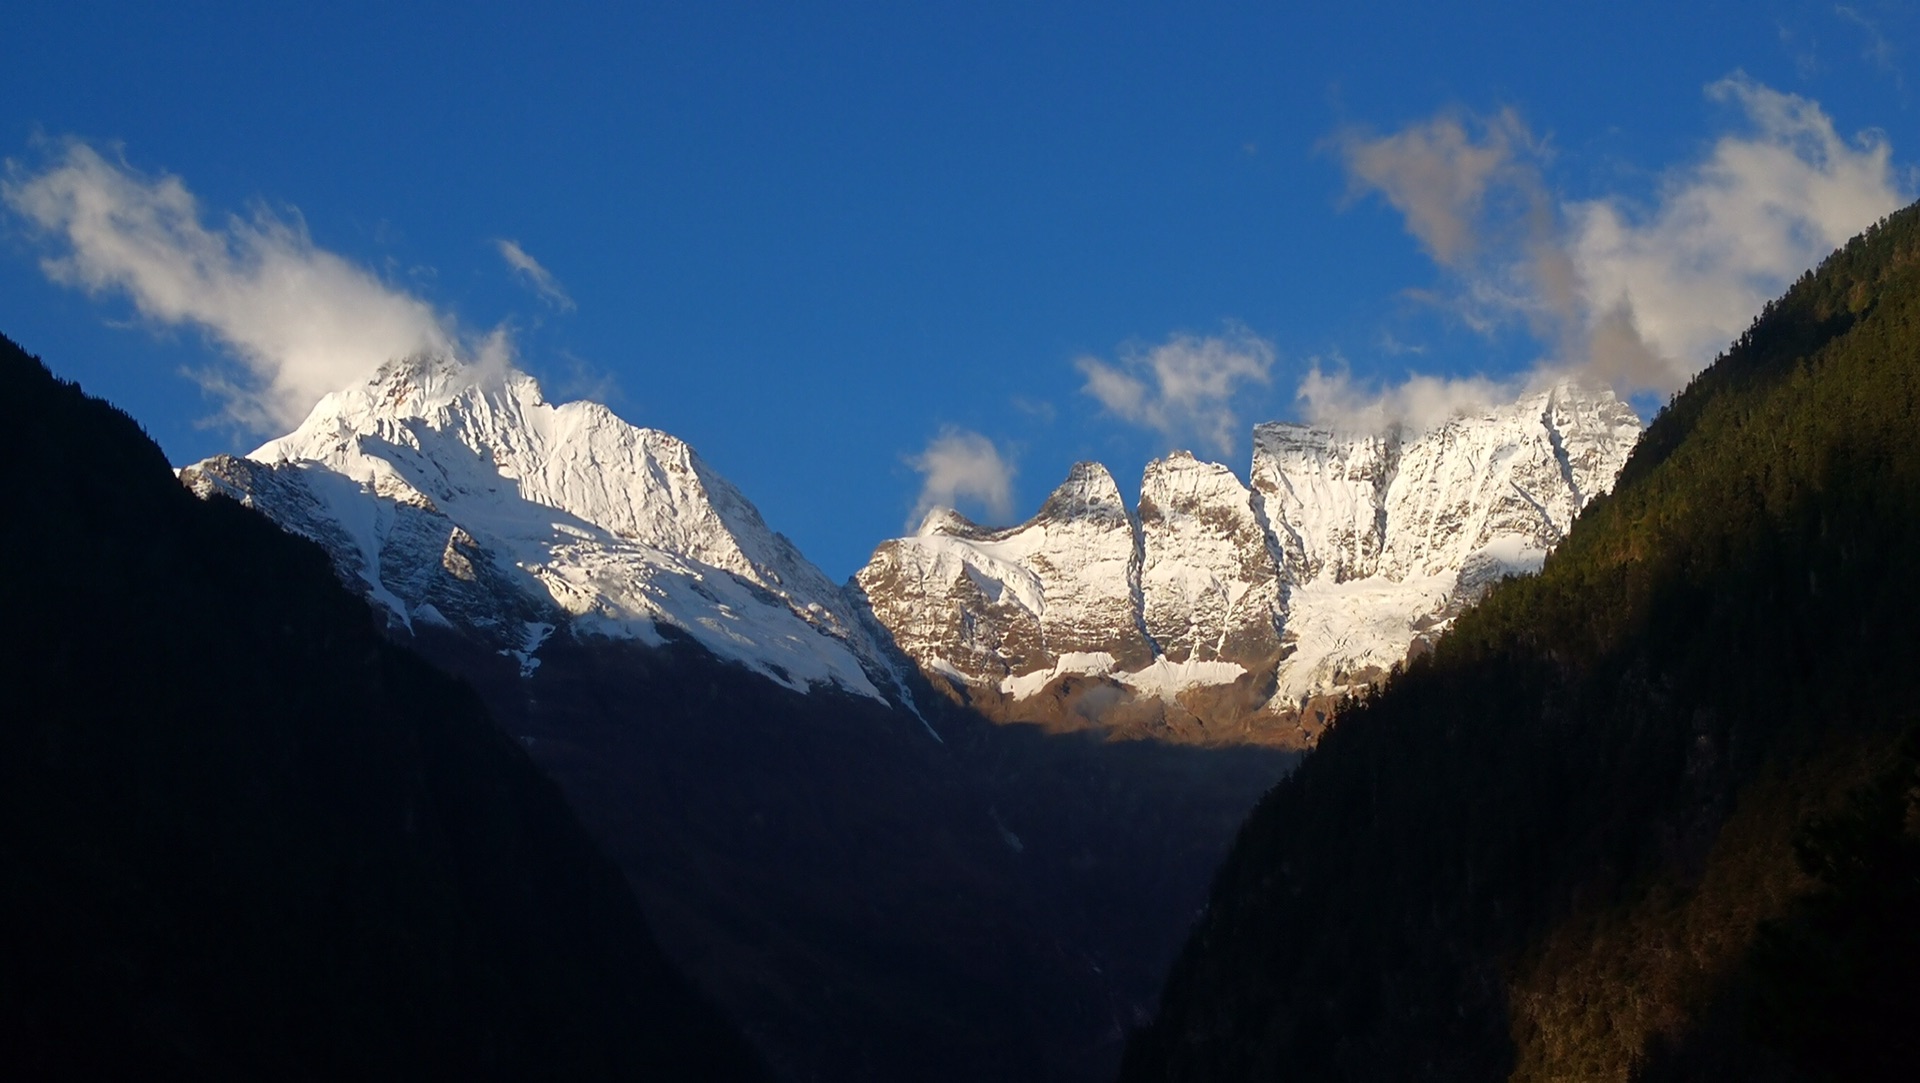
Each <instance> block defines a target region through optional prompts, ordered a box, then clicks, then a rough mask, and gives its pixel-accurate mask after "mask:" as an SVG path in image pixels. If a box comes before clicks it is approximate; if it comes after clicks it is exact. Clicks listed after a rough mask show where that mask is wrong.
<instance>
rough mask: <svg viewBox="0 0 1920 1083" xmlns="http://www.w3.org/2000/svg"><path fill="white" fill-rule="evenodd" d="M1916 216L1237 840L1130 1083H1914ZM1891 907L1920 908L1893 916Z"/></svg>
mask: <svg viewBox="0 0 1920 1083" xmlns="http://www.w3.org/2000/svg"><path fill="white" fill-rule="evenodd" d="M1916 552H1920V209H1916V208H1908V209H1907V210H1905V211H1902V212H1900V213H1899V214H1896V215H1894V216H1892V217H1891V218H1889V219H1888V220H1887V221H1886V222H1884V223H1882V224H1881V225H1880V226H1878V227H1876V228H1875V229H1873V230H1870V231H1869V232H1868V233H1866V234H1865V235H1863V236H1862V237H1860V238H1857V239H1856V240H1854V241H1853V242H1851V243H1849V244H1848V245H1847V246H1846V247H1845V248H1844V249H1842V250H1841V251H1839V252H1837V253H1835V254H1834V255H1833V256H1832V257H1830V258H1829V259H1828V260H1827V261H1826V262H1825V263H1824V264H1823V265H1822V266H1821V268H1820V269H1819V270H1818V271H1817V272H1814V273H1810V274H1809V275H1807V276H1806V277H1804V278H1803V279H1802V280H1801V281H1800V282H1799V283H1797V284H1796V285H1795V286H1794V287H1793V289H1792V290H1791V291H1789V292H1788V293H1787V294H1786V296H1785V297H1783V298H1782V299H1781V300H1779V301H1777V302H1775V303H1773V304H1771V305H1769V306H1768V308H1767V310H1766V311H1765V312H1764V313H1763V314H1762V316H1761V317H1760V318H1759V319H1758V320H1757V321H1756V322H1755V323H1754V325H1753V327H1752V329H1751V330H1750V331H1748V333H1747V334H1745V335H1743V336H1742V337H1741V338H1740V340H1739V341H1738V342H1736V343H1735V344H1734V345H1733V346H1732V348H1731V349H1730V350H1729V351H1728V352H1727V354H1726V355H1724V356H1723V357H1722V358H1721V359H1720V361H1719V362H1717V363H1716V364H1715V365H1714V366H1713V367H1712V368H1710V369H1708V370H1707V371H1706V372H1704V373H1702V374H1701V375H1700V376H1699V377H1698V378H1696V379H1695V381H1694V382H1693V384H1692V385H1691V386H1690V387H1688V388H1687V389H1686V390H1685V391H1684V392H1683V393H1682V394H1681V395H1679V396H1678V397H1677V398H1676V399H1675V401H1674V402H1673V403H1672V405H1671V406H1669V407H1668V408H1667V409H1666V410H1665V411H1664V412H1663V413H1662V414H1661V415H1660V416H1659V417H1658V418H1657V419H1656V420H1655V421H1654V423H1653V424H1652V426H1651V427H1650V428H1649V429H1648V431H1647V434H1646V437H1645V439H1644V440H1643V441H1642V443H1641V444H1640V445H1639V447H1638V448H1637V450H1636V451H1635V452H1634V453H1633V456H1632V457H1631V459H1630V460H1629V462H1628V464H1627V466H1626V468H1625V470H1624V471H1623V472H1622V474H1621V476H1620V478H1619V481H1618V483H1617V485H1616V487H1615V489H1614V492H1613V494H1612V495H1611V496H1610V497H1607V498H1604V499H1601V500H1598V501H1596V502H1595V503H1594V504H1592V505H1591V506H1589V507H1588V508H1587V510H1586V511H1585V513H1584V514H1583V515H1582V516H1581V518H1580V519H1579V521H1578V522H1577V523H1576V524H1575V526H1574V529H1573V530H1572V531H1571V532H1570V533H1569V535H1568V536H1567V537H1566V539H1565V540H1564V541H1562V542H1561V544H1560V547H1559V548H1558V549H1557V550H1556V551H1555V553H1554V554H1553V556H1552V557H1550V558H1549V559H1548V561H1547V563H1546V565H1545V568H1544V569H1543V570H1542V572H1541V573H1540V574H1539V575H1538V576H1536V577H1530V578H1525V579H1519V580H1514V581H1509V582H1507V583H1505V584H1503V585H1501V586H1500V587H1498V588H1496V589H1495V590H1494V591H1493V592H1492V593H1491V594H1490V595H1489V597H1488V598H1487V599H1486V600H1485V601H1484V602H1483V603H1482V604H1481V605H1480V606H1479V607H1478V608H1477V609H1475V610H1472V611H1470V612H1469V613H1467V614H1465V615H1463V616H1462V617H1461V618H1460V619H1459V621H1458V623H1457V624H1456V625H1455V627H1454V629H1453V630H1452V631H1451V632H1450V633H1449V634H1448V635H1447V636H1446V637H1445V638H1444V639H1443V640H1442V641H1441V642H1440V643H1439V645H1438V648H1437V649H1436V651H1435V652H1434V653H1433V654H1432V655H1431V656H1429V657H1427V658H1424V659H1421V660H1419V661H1416V662H1414V663H1413V664H1411V665H1410V666H1409V667H1408V668H1407V670H1406V672H1405V673H1403V674H1401V675H1399V676H1398V677H1397V678H1396V679H1394V680H1393V681H1392V682H1391V683H1390V685H1389V686H1388V687H1387V688H1386V689H1385V690H1384V691H1383V692H1381V693H1379V694H1377V695H1375V696H1373V697H1372V698H1370V699H1369V700H1367V701H1365V702H1359V703H1353V704H1350V705H1348V706H1347V707H1346V708H1345V709H1344V710H1343V711H1342V712H1341V713H1340V715H1339V716H1338V719H1337V721H1336V723H1335V725H1334V727H1333V728H1332V730H1331V731H1330V732H1329V734H1328V736H1327V737H1326V739H1325V740H1324V742H1323V743H1322V745H1321V746H1320V748H1319V750H1318V751H1316V752H1315V753H1313V754H1312V755H1310V756H1309V757H1308V758H1307V760H1306V761H1305V762H1304V763H1303V764H1302V765H1301V767H1300V768H1299V769H1298V770H1296V771H1295V772H1294V774H1293V775H1292V776H1291V777H1289V778H1288V780H1287V781H1285V782H1284V783H1282V784H1281V785H1280V786H1278V787H1276V788H1275V790H1274V791H1273V792H1272V793H1271V794H1269V795H1268V797H1267V798H1266V799H1265V800H1264V801H1263V802H1262V804H1261V805H1260V807H1259V808H1258V809H1257V811H1256V812H1255V813H1254V815H1253V817H1252V818H1251V819H1250V820H1249V822H1248V823H1247V824H1246V826H1245V827H1244V828H1243V829H1242V832H1241V835H1240V838H1239V840H1238V842H1237V844H1236V846H1235V849H1234V852H1233V855H1232V857H1231V858H1230V859H1229V860H1228V862H1227V863H1226V865H1225V867H1224V868H1223V869H1222V871H1221V872H1220V874H1219V877H1218V879H1217V881H1216V883H1215V887H1214V891H1213V895H1212V900H1211V903H1210V906H1209V909H1208V911H1207V913H1206V914H1205V916H1204V917H1203V918H1202V919H1201V921H1200V922H1199V924H1198V926H1197V928H1196V929H1195V930H1194V933H1193V936H1192V939H1191V940H1190V941H1189V944H1188V946H1187V949H1186V952H1185V954H1184V956H1183V957H1182V959H1181V961H1180V963H1179V964H1178V965H1177V966H1176V967H1175V969H1174V971H1173V973H1172V976H1171V978H1170V980H1169V982H1168V985H1167V989H1166V993H1165V996H1164V998H1163V1007H1162V1011H1161V1014H1160V1016H1159V1018H1158V1019H1157V1020H1156V1022H1155V1023H1154V1024H1153V1025H1152V1026H1150V1027H1149V1028H1147V1029H1145V1030H1144V1031H1142V1032H1141V1033H1139V1034H1137V1035H1136V1036H1135V1037H1134V1040H1133V1041H1132V1043H1131V1044H1130V1047H1129V1050H1128V1057H1127V1063H1126V1068H1125V1072H1124V1075H1125V1078H1127V1079H1130V1080H1163V1079H1167V1080H1199V1079H1206V1080H1230V1079H1252V1078H1260V1079H1271V1078H1301V1079H1381V1080H1385V1079H1394V1080H1417V1079H1431V1080H1441V1079H1491V1078H1499V1077H1508V1078H1513V1079H1526V1080H1545V1079H1594V1080H1609V1079H1610V1080H1625V1079H1664V1078H1740V1079H1783V1080H1784V1079H1818V1078H1849V1079H1851V1078H1902V1076H1900V1075H1899V1073H1900V1072H1901V1071H1902V1070H1905V1071H1911V1065H1912V1063H1913V1060H1912V1058H1913V1056H1914V1054H1915V1040H1914V1037H1913V1032H1912V1028H1911V1025H1910V1024H1911V1019H1912V1018H1913V1017H1914V1013H1915V1011H1916V1010H1920V979H1916V978H1915V975H1916V974H1920V947H1916V937H1914V935H1913V934H1912V932H1911V930H1910V928H1909V926H1910V924H1911V919H1912V910H1911V908H1910V904H1911V902H1912V900H1913V899H1914V898H1915V896H1916V892H1915V889H1914V886H1913V885H1914V880H1913V869H1914V868H1915V867H1916V861H1915V858H1914V853H1915V852H1916V842H1917V841H1920V836H1916V834H1915V828H1916V824H1917V823H1920V818H1917V817H1916V815H1915V813H1916V811H1920V810H1917V809H1916V804H1915V796H1916V791H1915V787H1914V783H1915V781H1916V779H1915V773H1914V757H1913V754H1912V751H1911V748H1910V746H1909V747H1908V748H1907V749H1906V750H1905V751H1903V750H1902V748H1903V746H1902V742H1901V735H1902V734H1903V733H1904V732H1906V731H1907V730H1909V729H1910V728H1911V727H1912V726H1913V725H1914V724H1915V723H1916V721H1920V710H1917V709H1916V707H1915V703H1916V693H1917V692H1920V681H1917V680H1916V674H1915V671H1914V668H1913V660H1914V659H1915V658H1917V657H1920V634H1917V633H1916V626H1915V621H1914V613H1915V612H1916V610H1917V609H1920V562H1916V560H1915V553H1916ZM1903 906H1904V908H1903Z"/></svg>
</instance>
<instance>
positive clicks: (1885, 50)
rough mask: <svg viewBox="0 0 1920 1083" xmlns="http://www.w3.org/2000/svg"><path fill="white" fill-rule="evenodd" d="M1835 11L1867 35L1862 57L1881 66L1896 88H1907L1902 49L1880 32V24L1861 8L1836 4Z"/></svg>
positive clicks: (1862, 48) (1903, 89) (1878, 66)
mask: <svg viewBox="0 0 1920 1083" xmlns="http://www.w3.org/2000/svg"><path fill="white" fill-rule="evenodd" d="M1833 13H1834V14H1835V15H1837V16H1839V17H1840V18H1841V19H1842V20H1844V21H1846V22H1850V23H1852V24H1853V25H1855V26H1857V27H1859V28H1860V31H1861V33H1863V34H1865V35H1866V44H1865V45H1863V46H1861V49H1860V59H1862V60H1865V61H1866V62H1867V63H1869V64H1872V65H1873V66H1874V67H1876V68H1879V69H1880V71H1881V72H1882V73H1884V74H1885V75H1887V76H1888V77H1889V78H1891V79H1892V80H1893V87H1894V89H1895V90H1899V91H1902V92H1904V91H1905V90H1906V89H1907V80H1906V76H1905V74H1904V73H1903V72H1901V70H1900V61H1899V56H1900V50H1899V49H1897V48H1895V47H1894V44H1893V42H1892V41H1891V40H1889V39H1888V37H1887V36H1886V35H1885V34H1883V33H1881V32H1880V24H1878V23H1876V22H1874V21H1873V20H1872V19H1869V18H1867V16H1865V15H1864V14H1862V13H1861V12H1860V9H1859V8H1855V7H1849V6H1847V5H1846V4H1838V5H1835V6H1834V9H1833Z"/></svg>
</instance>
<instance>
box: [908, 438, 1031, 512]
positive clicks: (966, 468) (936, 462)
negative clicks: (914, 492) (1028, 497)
mask: <svg viewBox="0 0 1920 1083" xmlns="http://www.w3.org/2000/svg"><path fill="white" fill-rule="evenodd" d="M907 463H908V465H910V466H912V467H913V468H914V469H915V470H916V471H918V472H919V473H920V475H921V481H920V499H919V500H918V501H917V502H916V503H915V504H914V506H913V515H912V516H911V518H910V521H909V522H908V524H907V525H908V526H909V527H912V526H917V525H918V524H919V522H920V520H921V519H923V518H925V517H926V514H927V513H928V512H929V511H932V510H933V509H934V508H951V507H954V506H955V505H956V504H957V503H958V502H959V501H961V500H963V499H965V500H973V501H977V502H978V503H979V504H980V505H981V506H983V507H984V508H986V510H987V512H988V513H989V514H990V515H992V516H993V518H994V519H996V520H999V521H1005V520H1006V519H1008V518H1010V517H1011V516H1012V515H1013V476H1014V465H1013V462H1012V460H1011V459H1009V458H1008V457H1007V456H1004V455H1002V454H1001V453H1000V449H999V448H998V447H995V446H994V443H993V441H991V440H989V439H987V438H986V437H984V436H982V435H980V434H979V433H977V432H973V431H971V430H968V429H961V428H955V427H953V426H951V425H949V426H947V427H945V428H943V429H941V430H940V434H939V435H938V436H935V437H934V438H933V439H932V440H929V441H928V442H927V447H926V450H924V451H922V452H921V453H920V454H918V455H915V456H913V457H912V458H910V459H908V460H907Z"/></svg>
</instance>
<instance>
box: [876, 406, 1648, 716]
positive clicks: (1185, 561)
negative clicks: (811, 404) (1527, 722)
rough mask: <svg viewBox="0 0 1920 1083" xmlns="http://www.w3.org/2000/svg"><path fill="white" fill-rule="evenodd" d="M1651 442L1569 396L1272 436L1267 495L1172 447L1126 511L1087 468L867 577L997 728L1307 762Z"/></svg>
mask: <svg viewBox="0 0 1920 1083" xmlns="http://www.w3.org/2000/svg"><path fill="white" fill-rule="evenodd" d="M1639 433H1640V421H1639V418H1638V417H1637V416H1636V415H1635V414H1634V412H1633V411H1632V409H1631V408H1629V407H1628V406H1627V405H1626V404H1625V403H1622V402H1621V401H1619V400H1618V399H1617V398H1615V397H1614V395H1613V394H1612V393H1611V392H1609V391H1607V390H1605V389H1595V388H1588V387H1583V386H1580V385H1577V384H1573V383H1559V384H1555V385H1553V386H1550V387H1547V388H1544V389H1541V390H1536V391H1534V392H1532V393H1530V394H1528V395H1526V396H1523V397H1522V398H1520V399H1519V400H1517V401H1515V402H1512V403H1507V404H1504V405H1501V406H1499V407H1496V408H1492V409H1488V410H1484V411H1481V412H1479V413H1474V414H1467V415H1462V416H1456V417H1453V418H1450V419H1448V420H1446V421H1444V422H1443V423H1441V424H1439V425H1437V426H1435V427H1433V428H1431V429H1428V430H1426V431H1421V432H1410V431H1408V430H1407V429H1406V428H1404V427H1393V428H1390V429H1388V430H1387V431H1385V432H1364V433H1363V432H1342V431H1338V430H1334V429H1328V428H1315V427H1312V426H1306V425H1298V424H1287V423H1270V424H1264V425H1260V426H1257V427H1256V428H1255V430H1254V439H1253V444H1254V452H1253V462H1252V466H1251V470H1250V472H1249V475H1250V478H1251V485H1243V484H1241V482H1240V480H1239V479H1238V478H1237V477H1235V476H1234V474H1233V473H1232V471H1230V470H1229V469H1228V468H1227V467H1225V466H1222V465H1219V464H1216V463H1208V462H1203V461H1200V460H1197V459H1195V458H1194V457H1193V456H1192V455H1190V454H1187V453H1185V452H1176V453H1174V454H1172V455H1169V456H1168V457H1166V458H1164V459H1159V460H1155V461H1154V462H1152V463H1150V464H1148V466H1147V469H1146V473H1145V476H1144V477H1143V478H1142V480H1141V486H1140V493H1141V496H1140V503H1139V506H1138V508H1137V509H1136V510H1135V511H1134V512H1133V513H1132V514H1129V512H1128V509H1127V508H1126V506H1125V505H1124V503H1123V502H1122V500H1121V497H1120V494H1119V492H1118V490H1117V487H1116V486H1115V485H1114V483H1113V479H1112V476H1111V475H1110V474H1109V473H1108V472H1107V471H1106V470H1105V469H1104V468H1102V467H1100V466H1098V465H1097V464H1092V463H1082V464H1079V465H1077V466H1075V467H1074V469H1073V472H1072V473H1071V474H1070V475H1069V477H1068V479H1067V480H1066V482H1064V483H1063V484H1062V485H1061V486H1060V488H1059V489H1057V490H1055V492H1054V493H1053V495H1052V496H1051V497H1049V498H1048V501H1047V503H1046V505H1045V506H1044V507H1043V508H1042V509H1041V511H1040V513H1039V514H1038V515H1036V516H1035V517H1034V518H1032V519H1030V520H1028V521H1027V522H1025V523H1022V524H1020V525H1019V526H1016V527H1012V528H1009V529H1006V530H997V531H996V530H987V529H984V528H982V527H979V526H976V525H974V524H972V523H969V522H967V521H966V520H965V519H963V518H961V517H959V516H958V515H955V514H954V513H952V512H948V511H937V512H935V513H934V514H933V515H932V516H930V517H929V518H928V520H927V521H926V523H925V524H924V525H923V526H922V528H921V529H920V531H919V532H917V533H916V534H915V535H914V536H912V537H909V538H899V539H895V540H893V541H889V542H886V543H884V544H882V545H881V546H880V548H879V550H878V551H877V552H876V553H875V554H874V558H873V560H872V562H870V563H869V564H868V566H867V567H866V568H864V569H862V570H861V572H860V573H859V574H858V575H857V576H856V580H857V583H858V585H859V587H860V588H861V590H862V591H863V593H864V594H865V596H866V599H867V601H868V604H869V605H870V606H871V608H872V612H873V614H874V616H875V618H876V619H877V620H878V622H879V623H880V624H881V625H882V626H884V627H885V628H886V629H887V630H888V631H889V632H891V633H892V636H893V638H894V640H895V642H896V644H897V645H898V646H899V647H900V648H901V649H902V650H903V651H904V652H905V653H906V654H907V655H908V656H909V657H911V658H912V659H913V660H914V661H915V662H916V663H918V665H919V666H920V668H921V670H922V671H923V672H924V673H925V674H926V675H927V676H928V677H929V678H930V679H933V680H934V681H935V682H936V684H938V685H940V686H942V687H944V688H946V689H947V690H948V691H949V692H951V693H952V694H953V695H954V696H955V697H956V698H958V699H961V700H962V701H964V702H967V703H970V704H972V705H974V706H976V707H979V708H981V709H982V710H985V711H987V712H988V713H989V714H991V715H993V716H994V717H997V718H1002V719H1010V720H1023V721H1032V722H1039V723H1043V724H1048V725H1056V726H1067V727H1079V726H1086V725H1099V726H1104V727H1106V728H1109V729H1112V730H1114V731H1115V732H1117V733H1123V734H1131V735H1154V736H1160V737H1165V738H1169V739H1175V740H1191V741H1203V742H1213V741H1242V740H1255V741H1264V742H1271V743H1280V744H1308V743H1311V742H1312V740H1313V739H1314V737H1315V736H1316V735H1317V724H1318V721H1319V720H1320V719H1323V718H1324V716H1325V714H1326V710H1327V707H1328V706H1329V705H1330V704H1331V703H1332V702H1333V700H1334V699H1335V698H1337V696H1338V695H1339V694H1340V693H1341V692H1343V691H1346V690H1349V689H1352V688H1354V687H1357V686H1359V685H1363V684H1365V683H1368V682H1370V681H1373V680H1376V679H1378V678H1379V677H1380V676H1381V675H1383V674H1384V673H1385V672H1386V671H1387V670H1388V669H1389V668H1390V667H1392V666H1393V665H1394V664H1395V663H1397V662H1399V661H1402V660H1403V659H1405V658H1406V657H1407V655H1408V653H1409V651H1410V650H1412V651H1417V650H1420V649H1424V647H1425V646H1426V645H1427V644H1429V643H1430V642H1431V639H1432V637H1433V636H1435V635H1437V634H1439V633H1440V632H1442V631H1444V629H1445V628H1446V627H1447V625H1448V624H1449V623H1450V622H1451V620H1452V618H1453V617H1454V616H1455V615H1456V614H1457V613H1458V612H1459V611H1460V609H1461V608H1462V607H1463V606H1464V605H1466V604H1468V603H1470V602H1471V601H1472V600H1474V599H1475V598H1477V597H1478V596H1479V595H1480V593H1482V592H1484V590H1485V589H1486V587H1487V586H1488V585H1490V584H1491V583H1492V582H1494V581H1495V580H1497V579H1499V578H1500V577H1502V576H1505V575H1510V574H1516V573H1527V572H1532V571H1534V570H1537V569H1538V568H1539V566H1540V563H1541V562H1542V561H1543V560H1544V559H1545V557H1546V554H1547V552H1548V550H1550V549H1551V548H1552V547H1553V545H1554V544H1555V543H1556V542H1557V541H1559V539H1560V538H1561V536H1562V535H1563V534H1564V533H1565V532H1566V531H1567V529H1568V528H1569V527H1570V526H1571V525H1572V522H1573V519H1574V517H1575V516H1576V515H1578V514H1579V511H1580V509H1581V508H1582V507H1584V506H1585V504H1586V503H1587V501H1588V500H1590V499H1592V497H1593V496H1595V495H1596V494H1598V493H1601V492H1604V491H1606V489H1607V488H1608V487H1609V486H1610V485H1611V484H1612V482H1613V479H1614V477H1615V475H1617V474H1618V473H1619V471H1620V468H1621V466H1622V465H1624V463H1625V462H1626V456H1627V453H1628V452H1629V451H1630V450H1631V448H1632V446H1633V442H1634V441H1635V440H1636V439H1637V438H1638V437H1639Z"/></svg>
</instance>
